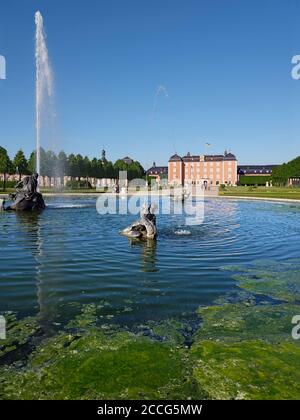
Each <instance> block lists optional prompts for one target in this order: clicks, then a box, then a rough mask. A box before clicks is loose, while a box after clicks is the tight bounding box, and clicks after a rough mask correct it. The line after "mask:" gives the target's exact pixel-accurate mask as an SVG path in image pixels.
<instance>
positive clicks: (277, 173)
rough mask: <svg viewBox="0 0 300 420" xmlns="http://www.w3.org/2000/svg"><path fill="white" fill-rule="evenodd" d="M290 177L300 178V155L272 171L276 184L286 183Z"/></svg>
mask: <svg viewBox="0 0 300 420" xmlns="http://www.w3.org/2000/svg"><path fill="white" fill-rule="evenodd" d="M289 178H300V156H298V157H297V158H296V159H293V160H291V161H290V162H288V163H283V164H282V165H280V166H277V167H276V168H274V169H273V171H272V181H273V183H274V184H277V185H286V183H287V181H288V179H289Z"/></svg>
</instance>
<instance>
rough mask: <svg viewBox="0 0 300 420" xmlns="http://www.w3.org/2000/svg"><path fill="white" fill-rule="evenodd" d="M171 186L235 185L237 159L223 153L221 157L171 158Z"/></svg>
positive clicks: (188, 154) (176, 156)
mask: <svg viewBox="0 0 300 420" xmlns="http://www.w3.org/2000/svg"><path fill="white" fill-rule="evenodd" d="M168 181H169V184H171V185H208V186H217V185H221V184H224V185H236V184H237V181H238V179H237V159H236V157H235V155H233V154H232V153H228V152H227V151H225V153H224V154H223V155H191V154H190V153H187V155H186V156H183V157H181V156H179V155H177V154H175V155H173V156H171V158H170V159H169V165H168Z"/></svg>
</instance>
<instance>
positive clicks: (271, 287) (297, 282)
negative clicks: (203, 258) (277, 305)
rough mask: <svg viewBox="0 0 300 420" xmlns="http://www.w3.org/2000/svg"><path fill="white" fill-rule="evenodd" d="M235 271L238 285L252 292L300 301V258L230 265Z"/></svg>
mask: <svg viewBox="0 0 300 420" xmlns="http://www.w3.org/2000/svg"><path fill="white" fill-rule="evenodd" d="M223 270H228V271H232V272H235V273H236V274H235V275H233V278H234V279H235V280H237V281H238V286H239V287H241V288H243V289H245V290H247V291H249V292H252V293H257V294H263V295H268V296H270V297H272V298H275V299H280V300H284V301H286V302H297V301H298V302H299V301H300V260H299V259H291V260H287V261H284V262H277V261H276V262H275V261H268V260H260V261H256V262H254V263H253V264H252V265H251V266H249V267H245V266H242V267H238V266H228V267H223Z"/></svg>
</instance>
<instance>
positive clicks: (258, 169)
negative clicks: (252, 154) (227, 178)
mask: <svg viewBox="0 0 300 420" xmlns="http://www.w3.org/2000/svg"><path fill="white" fill-rule="evenodd" d="M277 166H278V165H239V166H238V175H247V176H270V175H272V171H273V169H274V168H276V167H277Z"/></svg>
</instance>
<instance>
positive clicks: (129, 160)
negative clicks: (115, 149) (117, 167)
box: [122, 156, 134, 165]
mask: <svg viewBox="0 0 300 420" xmlns="http://www.w3.org/2000/svg"><path fill="white" fill-rule="evenodd" d="M122 160H123V162H124V163H126V165H131V164H132V163H133V162H134V160H133V159H131V158H130V157H128V156H125V157H124V158H123V159H122Z"/></svg>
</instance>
